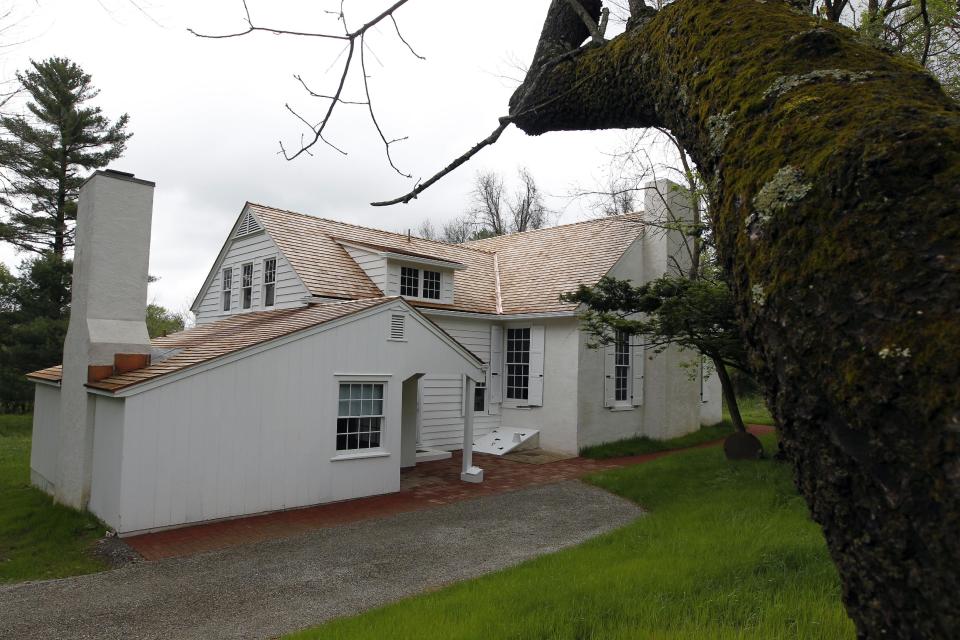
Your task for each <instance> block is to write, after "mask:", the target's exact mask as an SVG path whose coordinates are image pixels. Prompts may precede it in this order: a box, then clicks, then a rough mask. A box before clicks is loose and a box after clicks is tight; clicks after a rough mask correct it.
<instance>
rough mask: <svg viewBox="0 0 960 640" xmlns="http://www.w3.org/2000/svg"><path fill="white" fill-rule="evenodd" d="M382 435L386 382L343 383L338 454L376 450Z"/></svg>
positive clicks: (339, 410)
mask: <svg viewBox="0 0 960 640" xmlns="http://www.w3.org/2000/svg"><path fill="white" fill-rule="evenodd" d="M382 433H383V383H376V382H374V383H370V382H343V383H341V384H340V401H339V409H338V411H337V451H355V450H362V449H376V448H377V447H379V446H380V435H381V434H382Z"/></svg>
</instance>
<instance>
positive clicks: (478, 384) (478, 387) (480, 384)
mask: <svg viewBox="0 0 960 640" xmlns="http://www.w3.org/2000/svg"><path fill="white" fill-rule="evenodd" d="M478 396H479V397H480V398H481V399H482V403H481V404H482V405H483V406H481V407H480V408H479V409H477V397H478ZM472 401H473V412H474V413H486V412H487V409H488V407H489V406H490V401H489V399H488V398H487V382H486V381H485V380H476V381H474V383H473V399H472Z"/></svg>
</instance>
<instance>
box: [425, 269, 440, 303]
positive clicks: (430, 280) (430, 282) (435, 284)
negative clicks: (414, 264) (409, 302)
mask: <svg viewBox="0 0 960 640" xmlns="http://www.w3.org/2000/svg"><path fill="white" fill-rule="evenodd" d="M423 297H424V298H431V299H433V300H439V299H440V272H439V271H424V272H423Z"/></svg>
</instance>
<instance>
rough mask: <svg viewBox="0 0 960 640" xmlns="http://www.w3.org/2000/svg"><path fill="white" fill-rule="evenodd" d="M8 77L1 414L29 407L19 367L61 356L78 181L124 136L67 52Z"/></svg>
mask: <svg viewBox="0 0 960 640" xmlns="http://www.w3.org/2000/svg"><path fill="white" fill-rule="evenodd" d="M17 82H18V83H19V91H20V92H21V93H22V95H23V97H24V98H25V99H26V103H25V109H24V113H21V114H9V115H3V116H0V130H2V137H0V181H2V190H0V211H2V217H0V241H3V242H6V243H8V244H10V245H12V246H14V247H16V248H17V250H18V252H19V253H21V254H26V256H27V257H26V258H24V260H23V261H22V262H21V263H20V265H19V268H18V273H17V275H14V274H13V273H12V272H11V270H10V269H9V268H8V267H7V266H6V265H2V264H0V412H2V411H26V410H29V408H30V406H31V404H32V398H33V389H32V385H31V384H29V383H28V382H27V381H26V380H25V379H24V377H23V374H24V373H26V372H29V371H34V370H36V369H41V368H44V367H49V366H51V365H54V364H58V363H59V362H60V360H61V356H62V350H63V339H64V337H65V336H66V330H67V323H68V320H69V316H70V282H71V276H72V262H71V260H70V258H69V256H70V253H71V249H72V247H73V242H74V229H75V226H76V216H77V198H78V195H79V191H80V187H81V186H82V185H83V182H84V180H85V179H86V178H87V176H89V175H90V173H91V172H92V171H95V170H96V169H99V168H102V167H106V166H107V165H108V164H110V163H111V162H113V161H114V160H117V159H118V158H120V157H121V156H122V155H123V152H124V150H125V149H126V144H127V141H128V140H129V139H130V137H131V136H132V135H133V134H132V133H129V132H128V131H127V125H128V123H129V116H128V115H127V114H123V115H121V116H120V117H119V118H117V119H116V120H114V121H111V120H110V119H109V118H108V117H107V116H105V115H104V114H103V113H102V112H101V110H100V108H99V107H97V106H94V105H92V104H91V101H92V100H93V99H94V98H96V97H97V94H98V90H97V89H96V88H95V87H94V85H93V83H92V78H91V76H90V75H89V74H88V73H85V72H84V71H83V69H81V68H80V67H79V66H78V65H77V64H76V63H74V62H72V61H70V60H67V59H66V58H49V59H46V60H42V61H31V65H30V68H29V69H27V70H25V71H22V72H20V73H18V74H17ZM146 315H147V323H148V329H149V331H150V333H151V336H154V335H161V334H165V333H170V332H172V331H177V330H180V329H182V328H183V326H184V319H183V318H182V317H180V316H177V315H176V314H172V313H170V312H168V311H167V310H165V309H163V308H162V307H159V306H157V305H149V307H148V308H147V310H146Z"/></svg>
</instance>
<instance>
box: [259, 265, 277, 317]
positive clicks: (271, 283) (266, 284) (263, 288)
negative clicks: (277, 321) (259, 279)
mask: <svg viewBox="0 0 960 640" xmlns="http://www.w3.org/2000/svg"><path fill="white" fill-rule="evenodd" d="M271 260H272V261H273V280H271V281H269V282H268V281H267V273H268V271H267V263H268V262H270V261H271ZM261 268H262V269H263V285H262V286H261V288H260V300H261V304H262V305H263V307H264V308H265V309H270V308H272V307H275V306H277V257H276V256H269V257H267V258H264V259H263V264H262V265H261ZM269 287H273V295H272V297H273V302H272V303H270V304H267V300H268V299H269V297H268V291H269V290H270V289H269Z"/></svg>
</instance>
